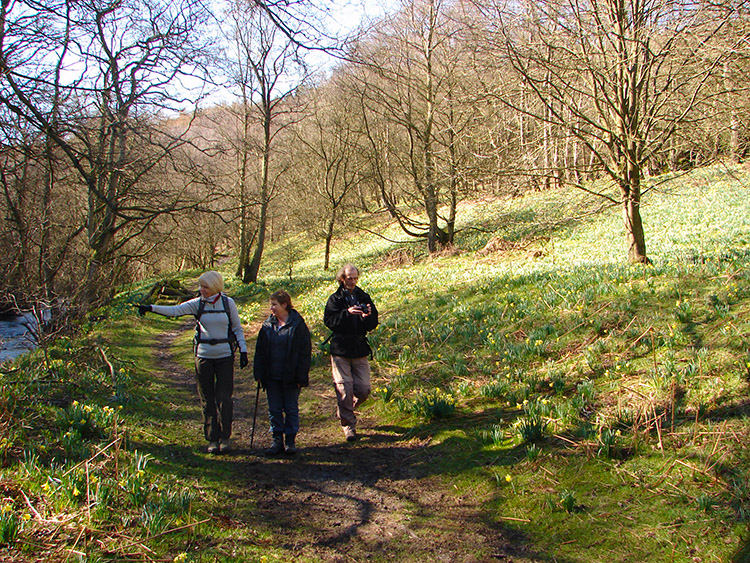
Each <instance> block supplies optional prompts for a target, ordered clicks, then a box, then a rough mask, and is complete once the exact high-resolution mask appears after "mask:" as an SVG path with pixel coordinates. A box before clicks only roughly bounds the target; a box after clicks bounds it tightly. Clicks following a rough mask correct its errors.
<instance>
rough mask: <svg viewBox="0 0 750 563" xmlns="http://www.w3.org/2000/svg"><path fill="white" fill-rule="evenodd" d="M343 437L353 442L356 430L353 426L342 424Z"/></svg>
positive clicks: (355, 437)
mask: <svg viewBox="0 0 750 563" xmlns="http://www.w3.org/2000/svg"><path fill="white" fill-rule="evenodd" d="M344 437H346V441H347V442H353V441H354V440H356V439H357V431H356V430H354V426H344Z"/></svg>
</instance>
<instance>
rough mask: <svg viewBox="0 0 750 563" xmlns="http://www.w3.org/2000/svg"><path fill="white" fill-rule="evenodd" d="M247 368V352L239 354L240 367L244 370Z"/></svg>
mask: <svg viewBox="0 0 750 563" xmlns="http://www.w3.org/2000/svg"><path fill="white" fill-rule="evenodd" d="M246 366H247V352H240V367H241V368H244V367H246Z"/></svg>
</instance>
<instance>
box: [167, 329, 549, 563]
mask: <svg viewBox="0 0 750 563" xmlns="http://www.w3.org/2000/svg"><path fill="white" fill-rule="evenodd" d="M248 333H249V334H252V333H251V332H250V331H248ZM174 336H176V333H167V334H164V335H163V337H162V339H160V340H161V342H160V343H159V346H158V350H160V351H161V352H159V354H158V355H159V364H160V366H159V368H160V370H161V371H163V373H165V374H173V377H174V378H175V381H174V383H175V384H177V386H178V387H179V389H182V390H184V392H183V393H182V395H184V401H185V402H186V404H190V403H192V404H194V403H195V402H196V401H197V397H196V396H195V394H194V387H193V386H192V381H193V374H192V373H187V372H186V370H185V369H184V368H183V367H180V366H178V365H177V364H175V363H174V361H173V360H172V358H171V356H170V355H169V352H168V350H169V345H168V344H169V342H170V341H171V340H172V339H173V338H174ZM249 346H250V348H251V350H252V342H249ZM251 356H252V352H251ZM251 363H252V362H251ZM325 375H327V373H326V372H325V371H320V370H319V371H318V372H316V373H315V376H314V377H312V378H311V380H312V381H311V386H310V387H309V388H306V389H304V390H303V391H302V395H301V397H300V408H301V429H300V434H299V436H298V439H297V445H298V447H299V452H298V453H297V454H296V455H294V456H287V455H285V456H280V457H266V456H265V455H264V453H263V452H264V450H265V448H267V447H268V445H269V444H270V438H269V435H268V431H267V428H268V423H267V409H266V403H265V398H264V397H263V393H262V392H261V394H260V401H259V407H258V417H257V425H256V431H255V437H254V440H253V448H252V449H251V448H250V436H251V427H252V421H253V410H254V403H255V391H256V387H255V383H254V382H253V381H252V374H251V371H250V368H248V369H245V370H242V371H239V372H238V374H237V377H236V380H237V383H236V385H235V393H234V397H235V424H234V427H233V444H234V445H235V449H234V451H233V452H232V453H231V454H229V455H222V456H220V459H221V461H222V462H224V461H226V462H228V461H230V460H231V469H230V471H231V472H232V473H234V475H233V476H232V482H233V484H234V486H233V487H232V493H233V495H234V496H233V498H232V499H231V501H230V502H229V503H228V507H227V511H226V513H225V514H220V515H219V514H216V515H214V516H215V517H217V518H219V519H221V520H223V521H224V522H225V523H226V525H230V526H231V525H237V526H243V527H248V528H250V529H260V530H270V531H272V535H271V539H270V540H266V541H267V542H270V545H272V546H273V547H276V548H283V549H285V550H288V551H289V552H290V553H291V554H293V557H294V560H295V561H310V560H316V559H317V560H322V561H329V562H352V561H372V560H376V561H386V560H393V561H415V562H416V561H419V562H430V561H436V562H438V561H440V562H442V561H444V562H451V563H458V562H483V561H505V562H511V561H515V562H517V563H520V562H529V561H550V560H552V559H551V558H549V557H548V556H541V557H540V556H535V555H534V554H533V553H530V552H529V551H527V550H526V549H525V548H524V547H523V544H524V543H526V542H525V541H524V538H522V537H518V536H515V535H514V534H513V532H512V531H510V530H508V529H507V528H504V527H502V526H501V525H498V524H496V523H494V522H492V521H491V520H490V519H489V518H486V517H485V516H484V515H483V513H482V511H481V510H480V506H479V504H478V503H479V502H480V500H479V499H476V498H474V495H470V494H463V495H462V494H460V493H459V492H458V491H457V490H455V489H454V488H452V487H450V485H449V484H448V483H447V482H446V480H445V479H443V478H442V477H441V476H439V475H434V474H431V471H430V467H431V460H432V459H433V458H434V456H436V455H440V454H439V449H437V448H432V447H431V446H430V443H429V439H419V438H411V439H405V438H404V434H405V432H406V430H407V429H405V428H398V427H388V426H383V425H381V424H379V423H378V421H377V420H373V419H372V418H369V417H368V416H366V415H365V416H361V417H360V422H359V425H358V431H359V433H360V435H361V437H360V439H359V440H358V441H357V442H354V443H347V442H346V441H344V439H343V433H342V432H341V429H340V427H339V426H338V421H337V420H336V418H335V415H334V411H335V395H334V392H333V387H332V384H331V383H330V380H329V379H328V377H325ZM182 395H181V396H182ZM198 426H199V421H197V420H196V429H197V428H198ZM217 461H219V460H217Z"/></svg>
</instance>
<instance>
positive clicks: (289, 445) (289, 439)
mask: <svg viewBox="0 0 750 563" xmlns="http://www.w3.org/2000/svg"><path fill="white" fill-rule="evenodd" d="M295 438H296V435H295V434H287V435H286V436H285V437H284V443H285V444H286V447H285V448H284V451H285V452H286V453H288V454H289V455H294V454H296V453H297V446H295V445H294V439H295Z"/></svg>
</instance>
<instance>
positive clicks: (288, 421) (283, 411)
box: [266, 379, 299, 434]
mask: <svg viewBox="0 0 750 563" xmlns="http://www.w3.org/2000/svg"><path fill="white" fill-rule="evenodd" d="M266 399H268V418H269V420H270V422H271V432H273V433H274V434H281V433H284V434H297V432H298V431H299V387H297V386H296V385H295V386H288V385H284V384H283V383H282V382H281V381H277V380H273V379H272V380H270V381H267V382H266ZM284 415H286V416H284Z"/></svg>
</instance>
